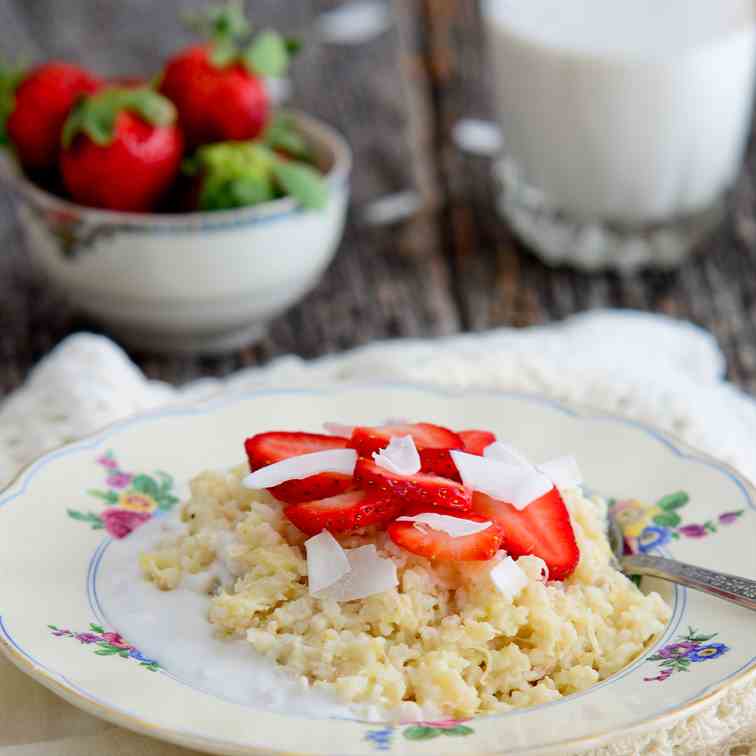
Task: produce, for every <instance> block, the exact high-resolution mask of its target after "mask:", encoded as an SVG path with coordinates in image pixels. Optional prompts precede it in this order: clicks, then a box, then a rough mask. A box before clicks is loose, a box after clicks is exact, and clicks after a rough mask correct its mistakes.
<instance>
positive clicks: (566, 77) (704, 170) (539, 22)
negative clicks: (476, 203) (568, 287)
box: [482, 0, 756, 271]
mask: <svg viewBox="0 0 756 756" xmlns="http://www.w3.org/2000/svg"><path fill="white" fill-rule="evenodd" d="M482 5H483V17H484V22H485V27H486V32H487V37H488V46H489V48H490V56H491V59H492V62H493V85H494V87H493V89H494V96H495V99H496V105H497V108H498V111H499V116H500V123H501V126H502V130H503V138H504V157H503V159H502V160H501V162H500V163H498V165H497V169H496V174H497V177H498V179H499V181H500V184H501V196H500V207H501V211H502V213H503V215H504V216H505V218H506V219H507V221H508V222H509V224H510V225H511V226H512V228H513V229H514V230H515V232H516V233H517V234H518V235H519V236H520V237H521V238H522V239H523V240H524V241H525V242H526V243H527V244H528V245H529V246H530V247H532V248H533V249H534V250H535V251H536V252H538V253H539V254H540V255H541V256H542V257H543V258H544V259H546V260H547V261H548V262H552V263H555V264H556V263H568V264H573V265H576V266H579V267H582V268H586V269H599V268H607V267H611V268H616V269H620V270H626V271H628V270H634V269H636V268H639V267H642V266H648V265H651V266H660V267H671V266H674V265H675V264H677V263H678V262H680V261H681V260H682V259H683V258H684V257H685V256H686V255H687V254H688V253H689V252H690V251H691V250H692V249H693V248H694V247H695V246H696V244H697V243H698V242H700V241H701V240H702V239H703V238H704V237H705V236H706V235H707V234H708V233H709V232H711V231H712V230H713V228H714V227H716V225H717V224H718V222H719V220H720V219H721V217H722V213H723V207H724V199H725V197H726V195H727V191H728V189H730V188H731V187H732V185H733V183H734V182H735V180H736V178H737V175H738V172H739V170H740V166H741V163H742V160H743V153H744V149H745V144H746V141H747V137H748V133H749V126H750V122H751V114H752V100H753V90H754V71H756V0H482Z"/></svg>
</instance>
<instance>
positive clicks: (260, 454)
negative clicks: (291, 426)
mask: <svg viewBox="0 0 756 756" xmlns="http://www.w3.org/2000/svg"><path fill="white" fill-rule="evenodd" d="M346 447H347V439H345V438H339V437H338V436H326V435H325V434H321V433H301V432H298V431H295V432H292V431H271V432H269V433H258V434H257V435H256V436H252V438H248V439H247V440H246V441H245V442H244V448H245V450H246V452H247V458H248V459H249V467H250V469H251V470H252V472H254V471H255V470H259V469H260V468H261V467H265V466H266V465H272V464H273V463H274V462H280V461H281V460H282V459H288V458H289V457H298V456H300V455H302V454H310V453H311V452H318V451H326V450H327V449H345V448H346Z"/></svg>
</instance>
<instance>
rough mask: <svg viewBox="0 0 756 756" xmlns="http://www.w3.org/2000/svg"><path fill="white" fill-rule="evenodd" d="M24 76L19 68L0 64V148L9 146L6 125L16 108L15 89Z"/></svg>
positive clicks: (24, 72) (24, 73)
mask: <svg viewBox="0 0 756 756" xmlns="http://www.w3.org/2000/svg"><path fill="white" fill-rule="evenodd" d="M25 75H26V71H25V70H23V69H22V68H20V67H9V66H5V65H3V64H2V63H0V147H2V146H5V145H8V144H10V140H9V137H8V131H7V128H6V124H7V122H8V119H9V118H10V116H11V113H13V109H14V108H15V107H16V89H18V85H19V84H20V83H21V81H22V80H23V78H24V76H25Z"/></svg>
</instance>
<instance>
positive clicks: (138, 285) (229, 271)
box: [4, 113, 352, 352]
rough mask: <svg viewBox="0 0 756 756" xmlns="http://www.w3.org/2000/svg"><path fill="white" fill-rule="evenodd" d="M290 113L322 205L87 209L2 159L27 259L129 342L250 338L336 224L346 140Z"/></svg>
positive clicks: (198, 343) (171, 344)
mask: <svg viewBox="0 0 756 756" xmlns="http://www.w3.org/2000/svg"><path fill="white" fill-rule="evenodd" d="M294 115H295V116H296V119H297V121H298V123H299V126H300V128H301V129H302V131H303V133H304V134H305V136H306V137H307V139H308V140H309V141H310V143H311V145H312V147H313V148H314V151H315V155H316V158H317V161H318V164H319V165H320V167H321V168H322V170H323V171H324V172H325V173H326V176H327V180H328V185H329V188H330V200H329V202H328V205H327V206H326V208H325V209H324V210H320V211H304V210H303V209H302V208H301V207H300V206H298V204H297V203H296V202H295V201H294V200H292V199H290V198H284V199H279V200H275V201H273V202H268V203H265V204H263V205H258V206H255V207H249V208H243V209H240V210H228V211H219V212H212V213H207V212H203V213H186V214H162V215H157V214H139V213H120V212H110V211H104V210H95V209H92V208H86V207H82V206H80V205H76V204H73V203H71V202H67V201H66V200H63V199H61V198H60V197H56V196H54V195H52V194H49V193H48V192H45V191H43V190H42V189H40V188H39V187H37V186H35V185H33V184H32V183H31V182H29V181H28V180H27V179H26V178H24V177H23V175H21V173H20V171H19V170H18V168H17V167H16V166H15V165H13V164H11V162H10V161H4V162H5V171H4V172H5V173H6V174H7V175H8V177H9V180H10V186H11V188H12V191H13V194H14V195H15V198H16V203H15V204H16V208H17V215H18V219H19V222H20V225H21V228H22V229H23V233H24V236H25V238H26V241H27V246H28V251H29V254H30V256H31V258H32V260H33V262H34V263H35V265H36V267H37V268H38V269H39V270H40V271H41V272H42V273H43V274H44V275H45V277H46V278H47V280H48V281H49V283H50V284H51V285H53V286H55V287H57V288H59V289H61V290H62V291H63V292H64V293H65V294H66V295H67V296H68V298H69V299H70V301H71V302H72V304H73V305H75V306H76V307H77V308H79V309H80V310H82V311H83V312H85V313H87V314H88V315H90V316H92V317H93V318H95V319H96V320H99V321H101V322H102V323H104V324H105V325H107V326H108V327H109V328H110V329H111V330H112V332H113V333H114V334H115V335H116V336H117V337H119V338H120V339H121V340H122V341H124V342H125V343H127V344H129V345H132V346H136V347H140V348H147V349H157V350H160V351H174V352H176V351H178V352H181V351H200V352H219V351H223V350H227V349H231V348H234V347H238V346H241V345H243V344H246V343H249V342H251V341H253V340H254V339H255V338H257V337H259V336H260V335H261V334H262V333H263V331H264V328H265V325H266V324H267V323H268V322H269V321H270V320H271V318H273V317H275V316H276V315H278V314H279V313H281V312H282V311H283V310H285V309H286V308H287V307H289V306H290V305H292V304H293V303H295V302H296V301H298V300H299V299H301V298H302V296H303V295H304V294H305V293H306V292H307V291H309V290H310V289H312V288H313V286H314V285H315V284H316V283H317V281H318V279H319V278H320V276H321V274H322V273H323V271H324V270H325V268H326V266H327V265H328V264H329V262H330V261H331V259H332V258H333V256H334V254H335V252H336V249H337V247H338V244H339V242H340V240H341V237H342V234H343V229H344V221H345V216H346V209H347V205H348V200H349V175H350V171H351V164H352V156H351V151H350V149H349V146H348V144H347V143H346V141H345V140H344V139H343V138H342V137H341V136H340V135H339V134H338V133H337V132H335V131H334V130H333V129H332V128H330V127H329V126H327V125H325V124H324V123H322V122H321V121H318V120H316V119H314V118H312V117H310V116H305V115H303V114H300V113H295V114H294Z"/></svg>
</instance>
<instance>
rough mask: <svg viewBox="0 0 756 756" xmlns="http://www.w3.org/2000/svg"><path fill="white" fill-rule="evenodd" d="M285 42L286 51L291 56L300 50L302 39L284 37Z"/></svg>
mask: <svg viewBox="0 0 756 756" xmlns="http://www.w3.org/2000/svg"><path fill="white" fill-rule="evenodd" d="M284 42H285V43H286V52H288V53H289V57H291V58H293V57H294V56H295V55H299V53H300V52H302V47H303V45H302V40H301V39H297V37H286V39H285V40H284Z"/></svg>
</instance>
